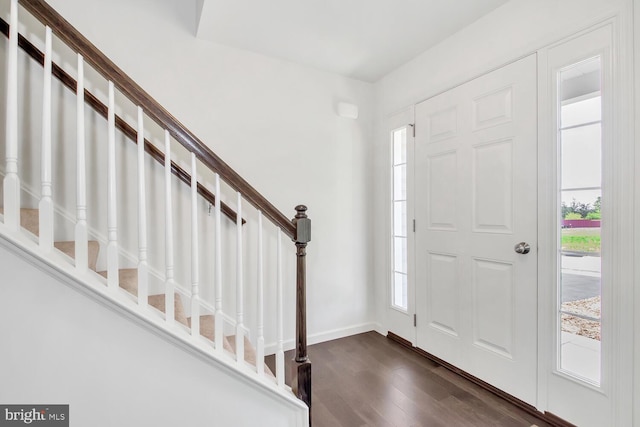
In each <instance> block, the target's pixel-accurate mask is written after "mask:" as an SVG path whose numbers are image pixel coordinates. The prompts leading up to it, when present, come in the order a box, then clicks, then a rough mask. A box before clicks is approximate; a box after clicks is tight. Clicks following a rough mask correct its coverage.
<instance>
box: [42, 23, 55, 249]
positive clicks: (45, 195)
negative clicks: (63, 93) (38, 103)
mask: <svg viewBox="0 0 640 427" xmlns="http://www.w3.org/2000/svg"><path fill="white" fill-rule="evenodd" d="M40 166H41V170H42V197H41V198H40V203H39V205H38V215H39V222H40V247H41V248H42V249H43V250H44V251H46V252H48V251H50V250H51V248H53V200H52V198H51V195H52V191H51V28H49V27H46V28H45V42H44V82H43V89H42V163H41V165H40Z"/></svg>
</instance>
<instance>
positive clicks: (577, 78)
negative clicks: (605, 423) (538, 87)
mask: <svg viewBox="0 0 640 427" xmlns="http://www.w3.org/2000/svg"><path fill="white" fill-rule="evenodd" d="M599 64H600V61H599V58H596V59H591V60H588V61H583V62H581V63H578V64H576V65H574V66H571V67H567V68H566V69H565V70H563V71H561V72H560V73H559V76H558V77H559V80H560V84H561V86H560V87H561V91H560V97H559V99H558V103H559V104H563V105H562V108H561V115H562V124H561V126H564V127H567V126H576V127H573V128H571V129H565V130H561V131H560V132H559V136H560V138H559V144H560V159H559V160H560V161H559V167H560V177H561V178H560V179H561V182H560V190H561V191H560V202H561V203H560V209H561V212H560V216H561V221H560V227H561V229H560V242H559V244H560V283H559V288H560V289H559V290H560V292H559V296H560V299H559V301H558V318H559V319H558V320H559V321H558V327H559V337H560V342H559V344H560V345H559V347H558V348H559V350H560V369H561V370H563V371H565V372H567V373H569V374H571V375H574V376H575V377H577V378H580V379H582V380H585V381H587V382H590V383H592V384H596V385H598V384H599V383H600V359H601V357H600V351H601V346H600V339H601V330H602V325H601V317H600V307H601V290H602V277H601V266H602V262H601V233H600V230H601V229H600V225H601V219H602V218H601V210H600V207H601V203H602V190H601V188H600V187H601V185H602V184H601V182H602V136H601V125H600V123H596V124H589V125H586V124H587V123H590V122H593V121H598V120H600V117H601V109H602V107H601V97H600V96H596V97H589V94H590V93H594V92H599V91H600V68H599ZM572 100H576V101H572ZM581 125H584V126H581Z"/></svg>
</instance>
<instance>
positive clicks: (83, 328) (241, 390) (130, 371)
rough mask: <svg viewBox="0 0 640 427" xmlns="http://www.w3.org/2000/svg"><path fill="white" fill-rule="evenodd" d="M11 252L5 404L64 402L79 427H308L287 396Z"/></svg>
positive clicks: (5, 249) (5, 292)
mask: <svg viewBox="0 0 640 427" xmlns="http://www.w3.org/2000/svg"><path fill="white" fill-rule="evenodd" d="M11 246H12V245H11V244H10V243H8V242H7V241H6V240H5V239H4V238H1V237H0V271H2V286H0V337H2V341H3V346H2V352H0V367H1V368H0V384H1V385H0V401H1V402H3V403H4V404H30V403H33V404H69V405H70V420H71V425H77V426H95V427H111V426H117V425H130V426H167V427H169V426H206V425H211V426H213V425H216V426H247V427H253V426H256V425H273V426H304V425H307V423H306V422H305V420H306V417H307V416H308V415H307V412H306V408H305V407H304V404H302V405H301V404H300V402H297V401H296V400H295V398H293V397H292V399H291V401H289V400H288V399H286V398H284V397H281V396H279V395H277V394H275V393H273V392H271V391H269V390H268V389H265V388H262V387H256V385H255V384H254V383H253V382H252V381H249V380H247V379H244V378H242V376H241V375H240V374H237V373H234V372H233V371H232V370H230V369H229V368H224V367H222V366H221V365H219V364H217V362H214V361H213V360H211V359H210V358H207V357H204V356H201V355H199V354H197V351H195V350H194V351H187V350H186V348H185V346H184V345H178V344H176V343H175V342H172V341H171V340H169V339H168V338H167V334H164V333H162V332H161V331H159V330H154V327H153V326H143V322H142V321H140V320H139V319H137V318H134V317H133V316H132V315H130V314H128V313H125V312H124V311H123V310H121V309H116V308H114V307H115V304H112V303H110V302H98V299H93V298H89V297H88V296H87V295H84V294H83V292H87V293H88V294H91V291H88V290H84V291H83V292H80V291H79V289H82V285H78V284H75V283H73V282H72V281H71V279H67V278H63V276H60V277H56V276H54V275H52V274H51V271H45V270H43V269H40V268H47V269H48V267H43V264H42V263H41V262H39V261H35V259H34V258H32V257H31V256H29V255H27V256H26V257H23V256H20V255H18V253H16V252H15V249H13V248H12V247H11ZM154 331H155V332H156V333H153V332H154Z"/></svg>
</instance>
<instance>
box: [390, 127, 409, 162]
mask: <svg viewBox="0 0 640 427" xmlns="http://www.w3.org/2000/svg"><path fill="white" fill-rule="evenodd" d="M401 163H407V128H402V129H399V130H397V131H395V132H393V164H394V165H399V164H401Z"/></svg>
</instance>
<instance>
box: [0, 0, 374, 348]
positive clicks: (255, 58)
mask: <svg viewBox="0 0 640 427" xmlns="http://www.w3.org/2000/svg"><path fill="white" fill-rule="evenodd" d="M49 3H50V4H51V5H52V6H53V7H54V8H55V9H56V10H58V11H59V12H60V13H61V14H62V15H63V16H64V17H65V18H66V19H67V20H68V21H69V22H71V24H72V25H74V26H75V27H76V28H77V29H78V30H80V32H82V33H83V34H84V35H85V36H86V37H88V38H89V39H90V40H91V41H92V42H93V43H94V44H95V45H96V46H97V47H98V48H99V49H101V50H102V51H103V52H104V53H106V55H107V56H109V57H110V58H111V59H112V60H113V61H114V62H115V63H116V64H118V65H119V66H120V67H121V68H122V69H123V70H124V71H125V72H127V73H128V74H129V75H130V76H131V77H132V78H133V79H134V80H136V81H137V82H138V83H139V84H140V85H141V86H142V87H143V88H144V89H145V90H147V91H148V92H149V93H150V94H151V95H152V96H153V97H155V98H156V99H157V100H158V101H159V102H160V103H161V104H163V105H164V106H165V108H166V109H167V110H169V111H170V112H171V113H172V114H173V115H174V116H176V117H177V118H178V119H179V120H181V121H182V122H183V123H184V124H185V125H186V126H187V127H188V128H189V129H191V130H192V131H193V132H194V133H195V134H196V135H198V137H199V138H200V139H201V140H203V141H205V143H207V144H208V145H209V146H210V147H211V148H212V149H213V150H214V151H215V152H216V153H217V154H219V155H220V156H221V157H222V158H223V159H224V160H225V161H226V162H227V163H229V164H230V165H231V166H232V167H233V168H235V169H236V171H238V172H239V173H240V174H241V175H242V176H243V177H245V179H247V180H248V181H249V182H250V183H251V184H252V185H253V186H254V187H256V188H257V189H258V191H260V192H261V193H262V194H264V195H265V196H266V197H267V198H268V199H269V200H270V201H272V203H273V204H274V205H275V206H276V207H278V208H279V209H280V210H281V211H283V212H284V213H285V214H287V215H289V216H290V217H293V215H294V214H295V212H294V210H293V208H294V206H295V205H297V204H300V203H303V204H306V205H307V206H308V207H309V211H308V214H309V216H310V217H311V219H312V221H313V227H312V239H313V240H312V242H311V243H310V244H309V247H308V257H307V259H308V297H307V298H308V305H309V310H308V311H309V315H308V332H309V334H310V341H311V342H314V341H317V340H322V339H327V338H331V337H334V336H339V335H342V334H348V333H351V332H359V331H362V330H369V329H371V320H372V318H373V314H372V312H371V310H370V309H369V307H371V306H372V298H373V297H372V291H371V290H372V287H371V281H372V277H371V274H370V272H371V268H370V267H371V262H370V260H371V253H372V249H371V245H370V236H369V231H370V229H371V226H370V224H371V219H370V212H369V208H370V204H371V198H370V194H371V191H372V186H371V181H370V180H369V175H370V173H371V171H370V169H369V167H368V166H369V165H370V159H371V151H370V149H369V144H370V137H371V123H372V99H373V98H372V93H373V88H372V86H371V85H370V84H367V83H362V82H359V81H356V80H351V79H347V78H344V77H340V76H337V75H333V74H330V73H326V72H321V71H316V70H313V69H309V68H305V67H302V66H298V65H295V64H291V63H287V62H283V61H280V60H275V59H270V58H267V57H264V56H261V55H257V54H253V53H249V52H245V51H240V50H236V49H231V48H226V47H224V46H220V45H216V44H214V43H211V42H207V41H202V40H198V39H196V38H195V37H194V28H195V19H196V2H195V1H189V2H183V1H178V0H162V1H152V0H136V1H129V0H117V1H111V2H102V1H97V0H93V1H86V0H82V1H81V0H73V1H68V0H64V1H57V0H53V1H50V2H49ZM3 7H6V6H3ZM150 11H152V13H150ZM3 12H4V10H3ZM5 16H6V14H5ZM30 29H31V27H30ZM31 33H32V35H34V37H35V38H36V39H38V38H40V39H41V38H42V36H41V33H43V31H42V30H39V29H34V30H32V31H31ZM58 53H59V54H60V55H62V57H63V62H64V63H65V65H66V66H65V68H66V69H67V70H68V71H69V72H71V74H75V63H74V60H73V57H71V56H70V55H69V54H68V53H66V54H65V53H64V52H61V51H59V52H58ZM91 85H92V86H95V89H96V91H97V92H98V93H99V94H101V95H102V97H103V99H104V93H105V89H104V84H98V83H95V82H92V83H91ZM339 101H347V102H351V103H354V104H356V105H358V106H359V107H360V117H359V119H357V120H349V119H343V118H340V117H338V116H337V115H336V113H335V105H336V103H337V102H339ZM68 102H69V101H67V103H68ZM69 105H70V107H69V108H71V106H72V104H69ZM38 109H39V107H37V106H36V107H34V108H33V110H34V111H38ZM130 111H131V109H130V108H125V113H129V112H130ZM67 114H68V117H67V118H66V119H65V120H67V121H70V123H73V121H74V113H73V111H72V110H71V109H70V110H69V111H68V113H67ZM100 120H101V119H98V120H97V121H96V123H98V124H99V126H103V124H100ZM155 132H156V134H159V132H158V131H157V130H156V131H155ZM97 139H100V138H96V140H97ZM152 139H153V138H152ZM67 140H70V142H71V143H73V132H72V131H71V133H70V135H68V138H67ZM157 142H159V141H157ZM123 146H126V144H125V143H124V142H123ZM126 150H128V151H133V150H131V149H126ZM100 158H102V159H103V158H104V157H98V159H100ZM71 159H73V157H72V158H71ZM70 165H73V162H71V163H70ZM130 166H131V167H133V164H132V165H130ZM131 167H127V168H126V169H125V170H124V175H125V176H127V177H129V179H133V181H130V182H131V183H133V182H135V175H132V171H134V170H135V169H131ZM130 187H133V185H132V184H130ZM99 188H103V187H100V186H96V192H98V193H100V192H101V191H102V190H99ZM157 190H158V191H161V187H160V188H158V189H157ZM58 193H60V192H58ZM96 196H97V195H95V196H93V197H96ZM122 197H123V201H122V202H120V206H124V207H126V208H128V212H126V213H125V214H123V215H122V216H123V217H124V218H130V219H131V220H133V219H134V218H135V212H136V207H135V200H136V197H135V191H133V188H130V189H129V192H128V193H127V195H126V196H122ZM182 198H183V199H184V200H185V201H186V196H185V197H182ZM70 201H71V203H72V202H73V198H71V200H70ZM226 201H227V202H228V203H229V204H230V205H235V199H234V198H233V197H232V195H230V197H228V199H227V200H226ZM151 202H152V203H156V205H152V207H151V208H150V209H149V212H150V215H151V216H153V218H154V221H158V222H159V223H161V220H162V217H161V216H160V215H159V212H162V211H161V209H162V207H161V204H162V203H163V200H162V198H157V200H156V199H154V200H152V201H151ZM179 210H180V209H179ZM203 210H204V212H206V206H203ZM181 211H182V212H180V213H179V215H182V216H183V217H184V218H188V215H189V212H188V205H187V206H185V208H184V209H181ZM247 216H248V219H249V220H250V224H249V225H251V224H255V212H251V211H250V212H247ZM124 227H126V228H125V230H124V231H123V232H121V233H120V234H121V236H122V238H123V239H124V242H125V243H126V244H125V245H123V246H124V247H125V248H126V249H127V250H129V252H131V253H133V254H135V253H136V249H135V245H136V242H137V240H136V227H135V225H130V226H124ZM247 227H248V226H247ZM185 231H187V230H186V229H185ZM161 233H162V230H157V231H156V232H155V234H156V235H161ZM204 233H205V234H203V236H208V237H211V230H210V226H209V228H208V229H205V232H204ZM150 235H151V237H150V238H151V239H153V238H154V236H153V233H150ZM156 237H158V241H157V244H156V243H155V242H154V243H153V245H152V246H151V248H150V249H151V251H152V254H150V257H151V258H150V259H151V260H152V261H156V262H155V263H156V267H157V269H158V270H159V271H163V265H164V264H163V262H164V261H163V257H162V250H161V246H160V245H161V244H162V242H161V239H160V237H161V236H156ZM247 239H249V238H248V237H247ZM251 239H255V237H251ZM203 240H205V239H203ZM231 241H232V240H231ZM246 242H247V244H246V246H248V247H247V248H246V250H245V253H246V254H247V259H246V270H253V268H252V267H253V266H254V265H255V251H254V250H253V249H255V242H254V241H253V240H251V241H246ZM183 243H184V244H183V246H181V247H180V248H178V252H179V254H181V255H182V256H183V261H185V263H186V265H188V255H189V242H188V240H185V241H184V242H183ZM204 244H205V243H203V242H202V241H201V246H202V245H204ZM267 244H270V245H273V244H274V240H273V237H272V236H271V237H267ZM292 247H293V245H292V244H291V243H290V242H285V248H286V252H285V253H286V255H287V257H288V258H289V261H287V264H286V265H285V267H286V269H287V270H286V272H287V276H286V277H285V280H286V285H287V298H286V301H285V309H286V320H287V328H286V338H287V339H290V338H293V333H294V329H293V326H294V325H293V323H294V317H293V313H294V298H295V294H294V292H293V288H294V286H295V277H294V264H293V250H292ZM154 254H156V255H154ZM231 254H233V248H232V247H230V249H229V257H228V259H230V258H231V256H232V255H231ZM225 255H227V254H225ZM201 264H202V267H201V268H202V269H206V270H209V272H211V271H210V269H211V262H209V261H208V260H203V262H202V263H201ZM249 265H250V267H251V268H250V267H249ZM179 273H180V272H179ZM180 274H182V277H184V278H185V280H184V281H186V282H187V283H185V285H187V287H188V284H189V283H188V282H189V279H188V270H185V271H183V272H182V273H180ZM225 274H226V276H225V277H227V278H228V280H233V279H234V278H235V274H234V273H233V272H227V273H225ZM252 274H254V273H251V272H249V273H248V274H247V277H246V280H247V286H248V287H254V286H255V275H253V276H252ZM267 274H268V275H269V277H270V278H272V277H274V274H275V268H274V267H273V266H270V267H269V268H268V271H267ZM205 277H206V275H205ZM267 286H271V285H269V284H268V285H267ZM201 288H202V286H201ZM270 290H272V288H270ZM203 292H204V293H205V296H206V297H207V299H209V300H211V299H212V293H211V292H210V291H208V290H204V291H203ZM229 293H230V292H227V296H229ZM231 293H232V292H231ZM268 298H269V301H268V304H270V306H273V305H274V304H275V302H274V301H273V298H272V295H271V296H270V297H268ZM245 299H246V304H247V309H246V310H245V315H246V316H247V323H248V324H249V326H253V325H254V324H255V319H254V318H253V317H254V315H253V314H252V311H251V310H250V309H251V308H253V307H254V306H255V294H254V293H252V291H251V290H249V291H248V293H247V296H246V298H245ZM225 301H226V300H225ZM228 303H229V304H230V306H231V307H232V306H233V304H234V299H233V298H232V297H230V298H229V299H228ZM267 313H269V311H267ZM231 314H232V313H231ZM270 316H271V317H270V318H269V319H267V321H268V322H271V320H273V311H271V314H270ZM271 323H273V322H271ZM267 334H268V336H267V343H269V342H273V340H274V335H273V334H272V333H271V332H270V331H269V330H268V331H267Z"/></svg>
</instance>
